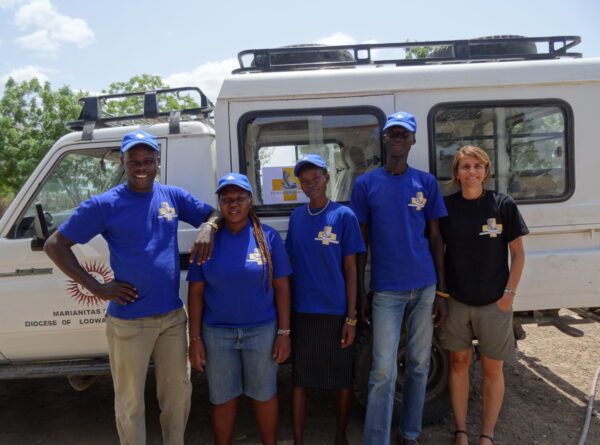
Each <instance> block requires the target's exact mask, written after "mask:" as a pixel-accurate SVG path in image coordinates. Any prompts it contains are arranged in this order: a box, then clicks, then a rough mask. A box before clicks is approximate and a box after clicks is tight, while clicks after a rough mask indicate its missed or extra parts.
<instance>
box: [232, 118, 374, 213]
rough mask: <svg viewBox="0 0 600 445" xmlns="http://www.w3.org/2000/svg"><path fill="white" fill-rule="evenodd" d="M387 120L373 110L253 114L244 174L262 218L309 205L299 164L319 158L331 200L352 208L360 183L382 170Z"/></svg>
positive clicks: (243, 129) (245, 128)
mask: <svg viewBox="0 0 600 445" xmlns="http://www.w3.org/2000/svg"><path fill="white" fill-rule="evenodd" d="M384 119H385V115H384V114H383V113H382V112H381V111H380V110H378V109H376V108H372V107H361V108H352V109H341V110H340V109H336V110H329V109H326V110H310V111H308V112H302V111H301V112H299V111H297V110H294V111H282V112H262V113H261V112H253V113H250V114H247V115H245V116H243V117H242V119H241V120H240V128H239V129H240V139H241V141H243V143H242V144H240V147H241V150H240V151H241V153H240V155H241V156H240V171H241V172H242V173H245V174H246V175H248V178H249V179H250V183H251V184H252V187H253V189H254V204H255V205H256V206H257V207H258V210H259V212H261V213H262V214H265V213H270V214H275V213H277V214H286V213H289V212H290V211H291V210H292V209H293V208H294V207H296V206H297V205H298V203H302V202H307V201H308V198H306V196H304V194H303V193H302V190H301V189H300V183H299V181H298V179H297V178H296V177H295V176H294V173H293V170H294V165H295V164H296V161H297V160H298V159H300V158H301V157H302V156H303V155H305V154H309V153H317V154H319V155H321V156H322V157H323V159H324V160H325V162H327V165H328V166H329V174H330V176H331V179H330V181H329V185H328V188H327V194H328V196H329V197H330V198H331V199H332V200H334V201H341V202H347V201H349V199H350V192H351V190H352V185H353V184H354V180H355V179H356V178H357V177H358V176H360V175H361V174H363V173H366V172H368V171H370V170H373V169H374V168H377V167H379V166H380V165H381V142H380V136H379V128H380V127H381V124H382V122H383V121H384Z"/></svg>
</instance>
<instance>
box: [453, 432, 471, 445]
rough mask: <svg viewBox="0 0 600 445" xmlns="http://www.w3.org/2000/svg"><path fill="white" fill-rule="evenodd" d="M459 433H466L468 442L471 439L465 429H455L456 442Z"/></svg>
mask: <svg viewBox="0 0 600 445" xmlns="http://www.w3.org/2000/svg"><path fill="white" fill-rule="evenodd" d="M459 434H464V435H465V436H467V442H468V441H469V435H468V434H467V432H466V431H465V430H456V431H454V441H455V442H456V436H458V435H459Z"/></svg>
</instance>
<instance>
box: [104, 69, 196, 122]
mask: <svg viewBox="0 0 600 445" xmlns="http://www.w3.org/2000/svg"><path fill="white" fill-rule="evenodd" d="M164 88H170V87H169V86H168V85H166V84H165V83H164V82H163V80H162V78H161V77H160V76H158V75H151V74H142V75H140V76H133V77H132V78H131V79H129V80H127V81H125V82H113V83H111V84H110V85H109V86H108V88H107V89H106V90H102V94H120V93H133V92H137V91H150V90H160V89H164ZM198 106H199V105H198V103H197V102H196V101H195V100H194V98H192V97H190V96H188V95H185V94H181V95H179V94H176V93H169V94H161V95H158V108H159V110H160V111H170V110H181V109H183V108H194V107H198ZM103 109H104V111H106V112H107V113H109V114H111V115H119V116H123V115H130V114H140V113H142V112H143V110H144V98H143V96H132V97H126V98H122V99H114V100H110V99H109V100H107V101H106V104H105V106H104V108H103Z"/></svg>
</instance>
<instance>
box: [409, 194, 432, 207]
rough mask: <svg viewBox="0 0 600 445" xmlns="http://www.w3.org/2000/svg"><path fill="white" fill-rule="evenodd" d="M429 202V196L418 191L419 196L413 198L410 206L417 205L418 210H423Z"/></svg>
mask: <svg viewBox="0 0 600 445" xmlns="http://www.w3.org/2000/svg"><path fill="white" fill-rule="evenodd" d="M425 204H427V198H425V196H424V195H423V192H417V196H415V197H413V198H411V203H410V204H408V206H409V207H415V208H416V209H417V210H421V209H422V208H423V207H425Z"/></svg>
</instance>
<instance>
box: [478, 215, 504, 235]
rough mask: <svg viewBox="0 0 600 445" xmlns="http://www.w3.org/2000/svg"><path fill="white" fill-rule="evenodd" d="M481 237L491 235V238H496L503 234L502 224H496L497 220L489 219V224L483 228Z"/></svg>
mask: <svg viewBox="0 0 600 445" xmlns="http://www.w3.org/2000/svg"><path fill="white" fill-rule="evenodd" d="M481 230H483V232H480V233H479V234H480V235H489V236H490V238H496V237H497V236H498V235H501V234H502V224H496V218H488V219H487V224H484V225H483V226H481Z"/></svg>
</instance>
